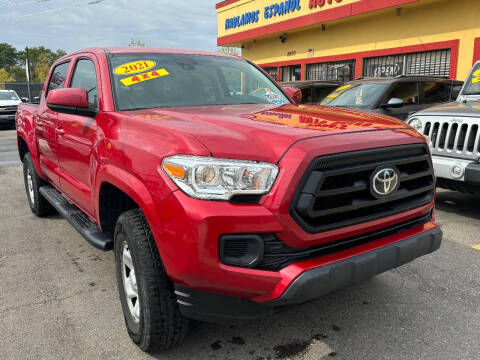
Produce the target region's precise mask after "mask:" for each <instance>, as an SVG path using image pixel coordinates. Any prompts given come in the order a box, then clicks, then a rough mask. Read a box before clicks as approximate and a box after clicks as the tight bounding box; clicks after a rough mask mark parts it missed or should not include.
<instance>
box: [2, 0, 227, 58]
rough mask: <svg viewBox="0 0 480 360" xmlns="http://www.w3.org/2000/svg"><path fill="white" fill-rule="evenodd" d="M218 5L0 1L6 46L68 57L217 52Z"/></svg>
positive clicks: (184, 0) (157, 0) (161, 0)
mask: <svg viewBox="0 0 480 360" xmlns="http://www.w3.org/2000/svg"><path fill="white" fill-rule="evenodd" d="M217 2H219V1H216V0H131V1H129V0H0V24H1V25H0V42H6V43H9V44H11V45H13V46H15V47H16V48H17V49H19V50H20V49H24V48H25V47H26V46H29V47H34V46H45V47H47V48H50V49H52V50H57V49H63V50H65V51H67V52H71V51H74V50H79V49H83V48H87V47H93V46H127V45H128V43H129V42H130V40H131V39H134V40H140V41H142V42H144V43H145V44H146V45H147V46H150V47H166V48H182V49H195V50H206V51H216V49H217V46H216V41H217V18H216V11H215V4H216V3H217Z"/></svg>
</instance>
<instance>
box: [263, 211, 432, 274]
mask: <svg viewBox="0 0 480 360" xmlns="http://www.w3.org/2000/svg"><path fill="white" fill-rule="evenodd" d="M430 221H431V214H430V213H428V214H425V215H423V216H420V217H417V218H414V219H411V220H408V221H405V222H402V223H399V224H395V225H393V226H389V227H387V228H383V229H380V230H376V231H373V232H369V233H366V234H362V235H359V236H355V237H350V238H347V239H342V240H338V241H334V242H330V243H326V244H322V245H318V246H313V247H309V248H303V249H298V248H291V247H289V246H288V245H286V244H285V243H283V242H282V241H281V240H280V239H279V238H277V237H276V236H275V235H274V234H263V236H262V237H263V243H264V250H263V259H262V261H260V262H259V263H258V264H257V265H256V266H255V269H258V270H267V271H279V270H281V269H283V268H284V267H286V266H288V265H291V264H294V263H296V262H299V261H303V260H308V259H312V258H316V257H320V256H325V255H328V254H333V253H336V252H339V251H343V250H347V249H350V248H353V247H356V246H359V245H363V244H366V243H369V242H372V241H375V240H379V239H381V238H384V237H387V236H391V235H394V234H397V233H400V232H402V231H405V230H408V229H413V228H415V227H417V226H420V225H424V224H426V223H428V222H430Z"/></svg>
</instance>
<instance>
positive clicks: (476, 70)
mask: <svg viewBox="0 0 480 360" xmlns="http://www.w3.org/2000/svg"><path fill="white" fill-rule="evenodd" d="M408 123H409V124H410V125H411V126H413V127H414V128H415V129H417V130H418V131H419V132H421V133H422V134H424V135H425V136H427V137H428V138H429V140H430V150H431V153H432V157H433V165H434V168H435V173H436V176H437V185H438V186H439V187H442V188H445V189H450V190H456V191H462V192H466V193H470V194H475V195H480V161H479V159H480V129H479V127H480V61H479V62H477V63H476V64H475V65H474V67H473V69H472V71H471V72H470V75H469V76H468V79H467V81H466V82H465V84H464V86H463V88H462V90H461V92H460V94H459V96H458V99H457V101H455V102H452V103H449V104H444V105H440V106H435V107H431V108H428V109H425V110H423V111H420V112H418V113H416V114H414V115H412V117H411V118H410V119H409V120H408Z"/></svg>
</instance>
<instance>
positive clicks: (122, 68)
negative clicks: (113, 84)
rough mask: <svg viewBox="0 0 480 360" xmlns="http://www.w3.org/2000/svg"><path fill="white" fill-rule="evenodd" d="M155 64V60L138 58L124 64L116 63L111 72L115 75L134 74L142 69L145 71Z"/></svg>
mask: <svg viewBox="0 0 480 360" xmlns="http://www.w3.org/2000/svg"><path fill="white" fill-rule="evenodd" d="M155 65H156V63H155V61H150V60H138V61H132V62H129V63H126V64H122V65H118V66H117V67H116V68H115V70H113V72H114V73H115V74H117V75H127V74H136V73H139V72H142V71H147V70H150V69H151V68H153V67H154V66H155Z"/></svg>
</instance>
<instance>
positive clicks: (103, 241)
mask: <svg viewBox="0 0 480 360" xmlns="http://www.w3.org/2000/svg"><path fill="white" fill-rule="evenodd" d="M39 191H40V194H42V196H43V197H44V198H45V199H46V200H47V201H48V202H49V203H50V204H52V206H53V207H54V208H55V210H57V211H58V213H59V214H60V215H62V216H63V217H64V218H65V219H66V220H67V221H68V222H69V223H70V224H71V225H72V226H73V227H74V228H75V230H77V231H78V232H79V233H80V234H81V235H82V236H83V237H84V238H85V240H87V241H88V242H89V243H90V244H92V245H93V246H95V247H96V248H99V249H100V250H111V249H113V241H112V240H111V239H109V238H108V237H107V236H106V235H105V234H104V233H102V232H101V231H100V229H99V228H98V225H97V224H95V223H94V222H93V221H92V220H91V219H90V218H89V217H88V216H87V215H85V213H84V212H83V211H81V210H80V209H79V208H78V207H76V206H75V205H73V204H72V203H70V202H69V201H68V200H67V199H66V198H65V197H64V196H63V195H62V194H60V193H59V192H58V191H57V190H56V189H54V188H53V187H52V186H42V187H40V189H39Z"/></svg>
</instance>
